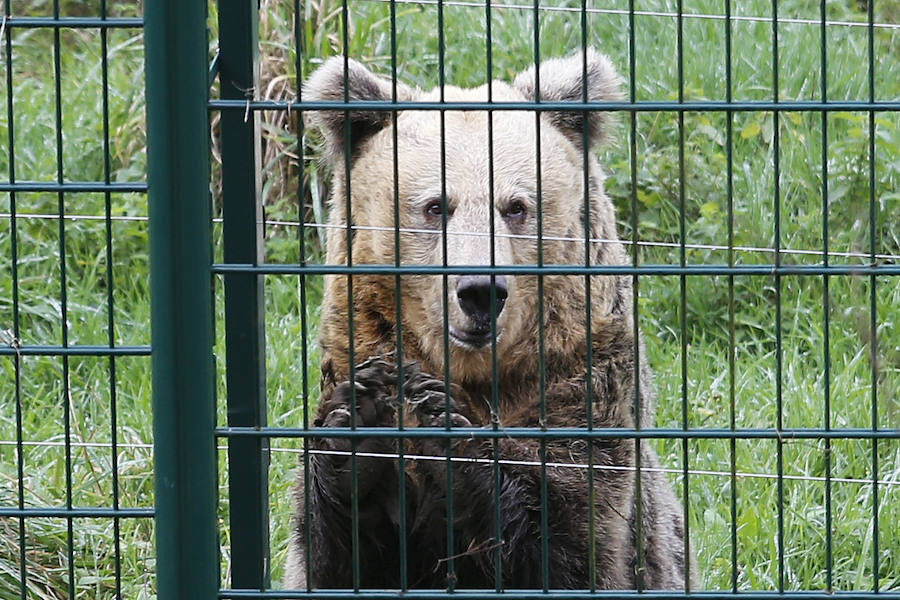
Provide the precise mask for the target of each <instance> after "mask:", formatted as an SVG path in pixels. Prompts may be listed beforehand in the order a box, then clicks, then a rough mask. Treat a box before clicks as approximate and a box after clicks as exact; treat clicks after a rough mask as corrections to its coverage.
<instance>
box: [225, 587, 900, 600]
mask: <svg viewBox="0 0 900 600" xmlns="http://www.w3.org/2000/svg"><path fill="white" fill-rule="evenodd" d="M448 596H451V597H453V598H459V599H460V600H476V599H477V600H488V599H490V598H497V599H503V598H516V599H517V600H532V599H534V600H537V599H539V598H548V597H552V598H561V599H562V600H592V599H597V598H600V599H601V600H626V599H628V600H630V599H633V600H637V599H642V600H643V599H646V600H690V599H691V598H696V599H697V600H735V598H741V600H900V591H885V592H858V591H853V592H842V591H833V592H813V591H796V592H794V591H780V592H775V591H772V592H766V591H740V592H730V591H718V592H670V591H656V590H650V591H648V590H644V591H606V590H602V591H601V590H556V589H554V590H550V591H541V590H519V589H513V590H505V591H500V592H498V591H494V590H453V591H452V593H451V592H448V591H447V590H446V589H440V590H402V591H401V590H396V591H394V590H383V589H359V590H316V591H309V592H307V591H300V590H278V591H271V592H260V591H258V590H247V589H243V590H237V589H233V590H221V591H219V598H235V599H237V598H260V599H262V598H279V599H284V600H287V599H288V598H290V599H298V600H300V599H304V598H309V599H310V600H314V599H315V598H322V599H323V600H324V599H328V600H353V599H354V598H377V599H384V600H392V599H396V600H401V599H404V600H441V599H444V600H446V598H447V597H448Z"/></svg>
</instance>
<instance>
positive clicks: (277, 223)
mask: <svg viewBox="0 0 900 600" xmlns="http://www.w3.org/2000/svg"><path fill="white" fill-rule="evenodd" d="M11 217H12V215H11V214H10V213H0V219H9V218H11ZM16 218H17V219H47V220H59V215H58V214H55V215H54V214H49V213H16ZM62 218H63V219H65V220H66V221H105V220H106V216H105V215H74V214H65V215H63V217H62ZM110 220H111V221H148V220H149V218H148V217H146V216H130V215H118V216H111V217H110ZM213 222H214V223H221V222H222V219H221V217H217V218H214V219H213ZM263 223H264V224H265V225H267V226H273V227H300V226H301V225H302V226H303V227H309V228H318V229H340V230H341V231H346V230H347V228H346V226H344V225H334V224H331V223H302V224H301V223H300V222H299V221H285V220H279V219H267V220H265V221H263ZM350 228H351V229H352V230H354V231H385V232H389V233H394V232H395V231H398V230H397V229H395V228H394V227H381V226H376V225H351V227H350ZM399 232H400V233H413V234H432V235H442V232H441V231H439V230H434V229H415V228H411V227H401V228H400V229H399ZM447 235H448V236H467V237H490V235H491V234H490V232H480V231H460V232H452V231H448V232H447ZM494 237H495V238H510V239H525V240H537V236H535V235H523V234H508V233H496V232H495V233H494ZM541 239H543V240H544V241H545V242H574V243H584V238H583V237H565V236H552V235H544V236H542V238H541ZM588 241H589V242H590V243H592V244H610V243H616V242H618V243H620V244H622V245H624V246H630V245H632V244H635V243H636V244H637V245H638V246H639V247H648V248H673V249H678V248H681V247H682V244H681V243H679V242H655V241H649V240H639V241H637V242H634V241H633V240H630V239H621V240H610V239H604V238H589V239H588ZM684 247H685V248H686V249H688V250H711V251H721V252H727V251H728V250H729V249H731V250H734V251H735V252H745V253H753V252H758V253H766V254H775V253H776V250H775V248H767V247H764V246H730V247H729V246H725V245H720V244H696V243H685V244H684ZM777 253H778V254H781V255H789V254H793V255H803V256H818V257H821V256H822V251H821V250H809V249H802V248H779V249H778V250H777ZM828 256H829V257H839V258H859V259H871V258H872V255H871V254H869V253H868V252H860V251H849V250H829V251H828ZM875 258H876V259H877V260H900V254H891V253H877V254H875Z"/></svg>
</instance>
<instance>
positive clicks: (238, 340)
mask: <svg viewBox="0 0 900 600" xmlns="http://www.w3.org/2000/svg"><path fill="white" fill-rule="evenodd" d="M258 20H259V8H258V6H257V3H256V2H247V1H246V0H220V2H219V86H220V93H221V97H222V98H223V99H229V100H235V99H237V100H241V99H243V100H247V101H249V100H255V99H257V98H258V97H259V93H258V87H259V66H258V64H259V63H258V61H257V54H258V51H257V47H258V40H257V38H258V26H257V24H258ZM219 129H220V132H221V151H222V210H223V214H222V216H223V221H224V227H223V230H224V231H223V233H224V238H225V262H227V263H241V264H254V265H255V264H259V263H260V262H263V242H262V239H263V225H262V224H263V214H262V205H261V204H260V202H259V201H258V197H259V190H260V181H259V174H260V164H259V161H260V154H261V153H260V136H259V134H258V132H259V112H257V111H252V112H250V113H245V112H244V111H239V110H225V111H222V113H221V121H220V125H219ZM224 279H225V364H226V373H225V375H226V382H227V386H228V388H227V389H228V400H227V403H228V425H229V426H238V427H239V426H250V427H264V426H265V425H266V351H265V347H266V330H265V324H266V322H265V300H264V295H263V292H264V288H265V286H264V283H265V282H264V276H263V275H259V274H256V273H229V274H227V275H225V276H224ZM268 473H269V443H268V440H267V439H263V438H258V439H243V440H238V439H233V440H229V442H228V484H229V502H230V515H231V520H230V527H231V565H232V566H231V584H232V586H233V587H235V588H256V589H262V588H264V587H267V586H268V584H269V500H268V487H269V483H268Z"/></svg>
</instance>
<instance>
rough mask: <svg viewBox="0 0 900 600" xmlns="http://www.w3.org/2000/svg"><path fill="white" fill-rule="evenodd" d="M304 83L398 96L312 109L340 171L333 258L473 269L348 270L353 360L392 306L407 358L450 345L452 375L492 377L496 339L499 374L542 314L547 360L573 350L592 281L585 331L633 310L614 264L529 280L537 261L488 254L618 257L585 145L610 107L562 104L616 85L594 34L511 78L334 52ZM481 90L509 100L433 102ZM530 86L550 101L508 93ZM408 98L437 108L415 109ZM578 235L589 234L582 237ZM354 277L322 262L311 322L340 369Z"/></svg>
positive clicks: (438, 354) (385, 331)
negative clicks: (426, 84)
mask: <svg viewBox="0 0 900 600" xmlns="http://www.w3.org/2000/svg"><path fill="white" fill-rule="evenodd" d="M303 92H304V100H306V101H313V102H316V101H347V100H349V101H352V102H357V101H376V102H381V103H382V108H384V104H383V103H385V102H389V101H392V100H393V101H397V102H401V103H405V104H404V106H403V109H402V110H396V111H392V110H374V106H373V110H365V107H355V108H353V110H324V111H310V112H308V113H307V118H308V120H309V122H310V124H311V125H312V126H314V127H315V128H317V129H319V130H320V131H321V132H322V133H323V136H324V139H325V144H326V157H327V160H328V161H329V162H330V164H331V167H332V170H333V173H334V175H333V185H332V197H331V204H330V218H329V221H330V225H331V227H330V229H329V232H328V243H327V262H328V263H329V264H337V265H345V264H352V265H361V264H382V265H393V264H400V265H404V266H407V265H438V266H442V265H447V266H450V267H476V268H479V267H480V269H481V270H480V271H478V272H476V273H465V272H455V273H453V274H450V275H447V276H446V277H445V276H443V275H440V274H437V275H432V274H410V275H407V274H403V275H401V276H400V278H399V283H398V282H397V280H396V279H395V277H394V276H393V275H354V276H353V277H354V283H353V284H352V285H353V293H352V296H353V302H352V306H353V310H352V312H353V319H354V324H355V325H356V327H355V331H354V350H355V360H356V361H357V362H359V361H361V360H364V359H365V358H367V357H369V356H372V355H375V354H378V353H383V352H387V351H390V350H391V349H392V347H393V346H395V345H396V339H397V338H396V325H397V322H396V319H397V318H396V315H397V314H398V311H397V308H398V306H399V307H400V311H399V313H400V314H401V315H402V335H403V338H402V339H403V350H404V359H405V360H417V361H419V362H420V363H422V366H423V368H424V369H427V370H430V371H431V372H435V373H441V372H443V371H442V369H443V366H444V360H445V358H444V357H445V356H446V355H447V352H448V351H449V356H450V360H451V364H450V367H451V377H452V379H453V380H454V381H455V382H457V383H465V382H479V381H480V382H483V381H489V379H490V377H491V373H492V364H493V353H492V347H496V352H497V362H498V366H499V369H500V372H501V377H503V376H513V377H515V376H516V372H517V371H518V372H522V370H523V369H525V370H527V369H530V368H531V367H532V366H534V365H536V362H535V361H536V360H537V356H538V350H539V347H538V338H539V330H540V328H541V326H540V323H539V316H540V315H541V314H543V319H544V322H543V330H544V350H545V352H546V353H547V356H548V360H551V361H552V360H553V357H554V356H558V355H566V356H568V355H571V354H573V353H578V352H581V353H582V356H583V352H584V349H585V345H586V344H587V339H586V337H587V333H586V325H585V320H586V310H585V309H586V306H585V304H586V302H587V300H586V296H587V290H586V286H587V285H589V287H590V296H591V298H590V303H591V305H590V314H591V324H592V328H593V332H594V333H592V335H595V334H596V332H597V331H598V328H599V329H602V328H603V325H604V319H608V318H609V317H610V315H611V314H612V313H613V312H615V311H616V310H620V311H629V310H630V306H629V302H627V301H626V300H628V298H626V297H625V296H628V297H629V298H630V296H629V295H630V287H629V285H626V284H623V283H622V281H621V279H623V278H618V277H614V276H591V277H590V278H589V279H590V284H587V283H586V278H585V277H584V276H579V275H546V276H543V278H542V281H539V278H538V277H537V276H536V275H534V274H521V275H517V274H513V273H507V274H496V273H494V274H491V273H490V272H489V270H488V269H487V267H490V266H494V265H495V266H500V267H502V266H506V265H525V266H527V265H531V266H534V265H554V264H555V265H584V264H592V265H597V264H622V263H624V262H625V253H624V251H623V250H622V247H621V245H620V243H619V242H618V238H617V235H616V231H615V216H614V211H613V207H612V204H611V202H610V201H609V199H608V198H607V196H606V194H605V192H604V188H603V180H604V176H603V173H602V171H601V169H600V167H599V164H598V162H597V160H596V158H595V157H594V155H593V154H592V153H591V152H590V150H591V148H593V147H596V146H597V145H599V144H600V143H601V142H602V141H604V140H605V139H607V138H608V137H610V135H611V123H610V119H609V115H608V114H606V113H603V112H598V111H593V110H592V111H587V110H578V109H577V108H575V107H574V106H573V109H572V110H566V109H565V107H560V106H559V105H560V104H563V103H568V102H571V103H573V105H574V104H577V103H580V102H584V101H588V102H596V101H610V100H613V101H614V100H620V99H621V98H622V94H621V91H620V78H619V76H618V74H617V73H616V71H615V69H614V67H613V66H612V63H611V62H610V60H609V59H608V58H607V57H606V56H604V55H602V54H599V53H598V52H596V51H594V50H593V49H590V48H588V49H587V50H586V51H585V52H580V51H579V52H576V53H575V54H573V55H571V56H569V57H567V58H561V59H553V60H548V61H544V62H543V63H541V65H540V68H539V69H537V70H536V69H535V68H534V67H532V68H529V69H527V70H525V71H523V72H522V73H520V74H519V75H518V76H517V77H516V78H515V81H514V82H513V83H512V84H511V85H510V84H507V83H504V82H500V81H495V82H493V83H492V84H490V85H487V84H486V85H483V86H481V87H478V88H474V89H460V88H457V87H452V86H445V87H444V88H443V90H441V89H434V90H431V91H422V90H419V89H413V88H410V87H408V86H406V85H404V84H402V83H399V82H392V81H391V80H389V79H385V78H382V77H379V76H377V75H375V74H374V73H372V72H371V71H370V70H369V69H367V68H366V67H365V66H363V65H362V64H360V63H359V62H357V61H354V60H352V59H345V58H343V57H335V58H331V59H329V60H327V61H326V62H325V63H324V64H323V65H322V66H321V67H320V68H319V69H318V70H317V71H316V72H315V73H314V74H313V75H312V76H311V77H310V78H309V80H308V81H307V83H306V85H305V87H304V90H303ZM486 101H491V102H495V103H499V104H501V105H503V107H502V108H501V107H498V108H497V109H495V110H491V111H487V110H455V109H453V108H452V106H451V108H450V109H446V110H434V109H433V108H434V107H435V103H438V102H448V103H453V102H482V103H483V102H486ZM534 101H538V102H547V103H553V107H552V110H540V111H534V110H533V107H532V109H531V110H529V109H528V107H527V106H524V105H521V104H520V105H519V106H516V103H525V102H534ZM410 102H423V103H431V107H432V109H429V110H422V109H419V110H417V109H416V108H415V106H414V105H413V106H411V105H409V104H408V103H410ZM398 232H399V235H398ZM586 238H590V239H591V240H592V242H590V243H588V244H587V248H586V246H585V239H586ZM460 271H461V270H460ZM348 287H349V286H348V278H347V276H343V275H341V276H329V277H328V278H327V283H326V292H325V306H324V310H323V316H322V327H321V332H320V337H321V341H322V346H323V351H324V352H325V354H326V363H328V364H329V365H330V367H331V368H332V369H333V370H334V371H335V375H336V376H337V377H341V376H346V374H347V373H346V370H347V368H348V364H347V361H348V360H349V359H348V358H347V356H346V355H347V353H348V348H349V333H348V326H347V314H348V309H349V307H350V306H351V304H350V303H349V301H348V295H349V290H348ZM398 289H399V290H400V299H399V300H400V301H399V302H397V294H396V290H398ZM541 300H542V301H543V302H541ZM541 307H542V308H541ZM445 335H446V336H447V338H446V341H445ZM534 371H536V369H533V370H532V371H531V372H534Z"/></svg>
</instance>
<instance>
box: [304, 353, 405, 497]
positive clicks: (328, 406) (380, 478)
mask: <svg viewBox="0 0 900 600" xmlns="http://www.w3.org/2000/svg"><path fill="white" fill-rule="evenodd" d="M395 378H396V370H395V369H394V367H393V366H392V365H390V364H389V363H387V362H384V361H381V360H376V359H370V360H368V361H366V362H364V363H362V364H360V365H359V366H358V367H357V369H356V373H355V377H354V380H353V382H352V387H351V382H350V381H345V382H343V383H341V384H339V385H338V386H336V387H335V388H334V391H333V392H332V394H331V396H330V397H329V398H328V399H327V400H324V401H323V403H322V406H321V407H320V410H319V415H320V417H319V418H317V419H316V421H315V425H316V427H323V428H328V427H345V428H348V427H350V426H351V423H353V414H352V409H351V402H352V401H353V400H354V399H355V401H356V426H357V427H359V428H365V427H393V426H394V425H395V423H396V409H395V407H394V404H395V401H394V399H393V393H392V392H393V390H394V388H395V386H396V379H395ZM357 439H358V441H357V442H356V445H355V452H356V458H355V460H354V459H353V458H352V451H353V450H354V446H353V444H352V443H351V440H350V438H346V437H321V438H318V439H316V440H315V442H314V443H313V445H314V447H315V448H316V449H317V450H319V451H324V452H320V453H318V454H314V455H313V460H314V461H315V463H316V466H317V467H318V468H317V470H316V472H317V473H318V474H319V476H320V478H321V480H320V481H319V482H318V483H319V484H320V486H324V487H327V488H329V489H330V492H329V496H331V497H334V498H339V499H341V500H342V501H347V500H348V499H349V498H350V492H351V490H352V487H353V485H354V484H353V481H354V478H355V480H356V485H357V490H358V493H359V495H360V497H362V496H364V495H366V494H368V493H369V492H370V491H371V490H372V489H374V488H375V487H376V486H377V485H379V484H382V483H385V482H387V481H389V480H391V477H390V474H391V472H392V470H393V466H392V465H393V461H392V460H391V456H393V455H394V454H396V452H397V451H396V441H395V440H391V439H386V438H357ZM382 454H383V455H385V456H377V455H382ZM354 463H355V465H354Z"/></svg>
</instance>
